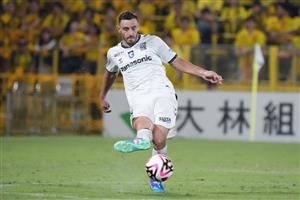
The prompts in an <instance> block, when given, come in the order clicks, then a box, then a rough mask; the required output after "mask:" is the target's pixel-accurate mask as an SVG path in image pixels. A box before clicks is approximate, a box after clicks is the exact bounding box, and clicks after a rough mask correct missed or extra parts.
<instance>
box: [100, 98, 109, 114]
mask: <svg viewBox="0 0 300 200" xmlns="http://www.w3.org/2000/svg"><path fill="white" fill-rule="evenodd" d="M100 104H101V108H102V110H103V112H105V113H110V112H111V109H110V105H109V103H108V102H107V101H106V100H105V99H101V101H100Z"/></svg>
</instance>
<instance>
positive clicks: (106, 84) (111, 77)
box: [100, 70, 117, 113]
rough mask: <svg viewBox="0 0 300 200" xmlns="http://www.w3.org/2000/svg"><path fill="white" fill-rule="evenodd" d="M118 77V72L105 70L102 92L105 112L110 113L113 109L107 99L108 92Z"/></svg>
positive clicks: (101, 99)
mask: <svg viewBox="0 0 300 200" xmlns="http://www.w3.org/2000/svg"><path fill="white" fill-rule="evenodd" d="M116 78H117V73H115V72H109V71H107V70H106V71H105V72H104V76H103V81H102V86H101V93H100V104H101V107H102V110H103V112H105V113H109V112H110V111H111V109H110V105H109V103H108V101H106V95H107V93H108V90H109V89H110V88H111V86H112V85H113V83H114V82H115V80H116Z"/></svg>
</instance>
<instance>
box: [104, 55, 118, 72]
mask: <svg viewBox="0 0 300 200" xmlns="http://www.w3.org/2000/svg"><path fill="white" fill-rule="evenodd" d="M105 68H106V70H107V71H109V72H113V73H114V72H118V71H119V68H118V65H116V64H115V62H114V60H113V59H112V55H111V53H110V51H108V52H107V59H106V66H105Z"/></svg>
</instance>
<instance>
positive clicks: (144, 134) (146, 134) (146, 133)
mask: <svg viewBox="0 0 300 200" xmlns="http://www.w3.org/2000/svg"><path fill="white" fill-rule="evenodd" d="M151 134H152V131H151V130H149V129H140V130H138V132H137V133H136V137H137V138H142V139H143V140H147V141H150V135H151Z"/></svg>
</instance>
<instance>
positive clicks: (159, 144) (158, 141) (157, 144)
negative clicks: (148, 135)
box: [153, 137, 166, 150]
mask: <svg viewBox="0 0 300 200" xmlns="http://www.w3.org/2000/svg"><path fill="white" fill-rule="evenodd" d="M165 146H166V140H165V139H164V138H159V137H158V138H153V147H154V149H155V150H160V149H163V148H164V147H165Z"/></svg>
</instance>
